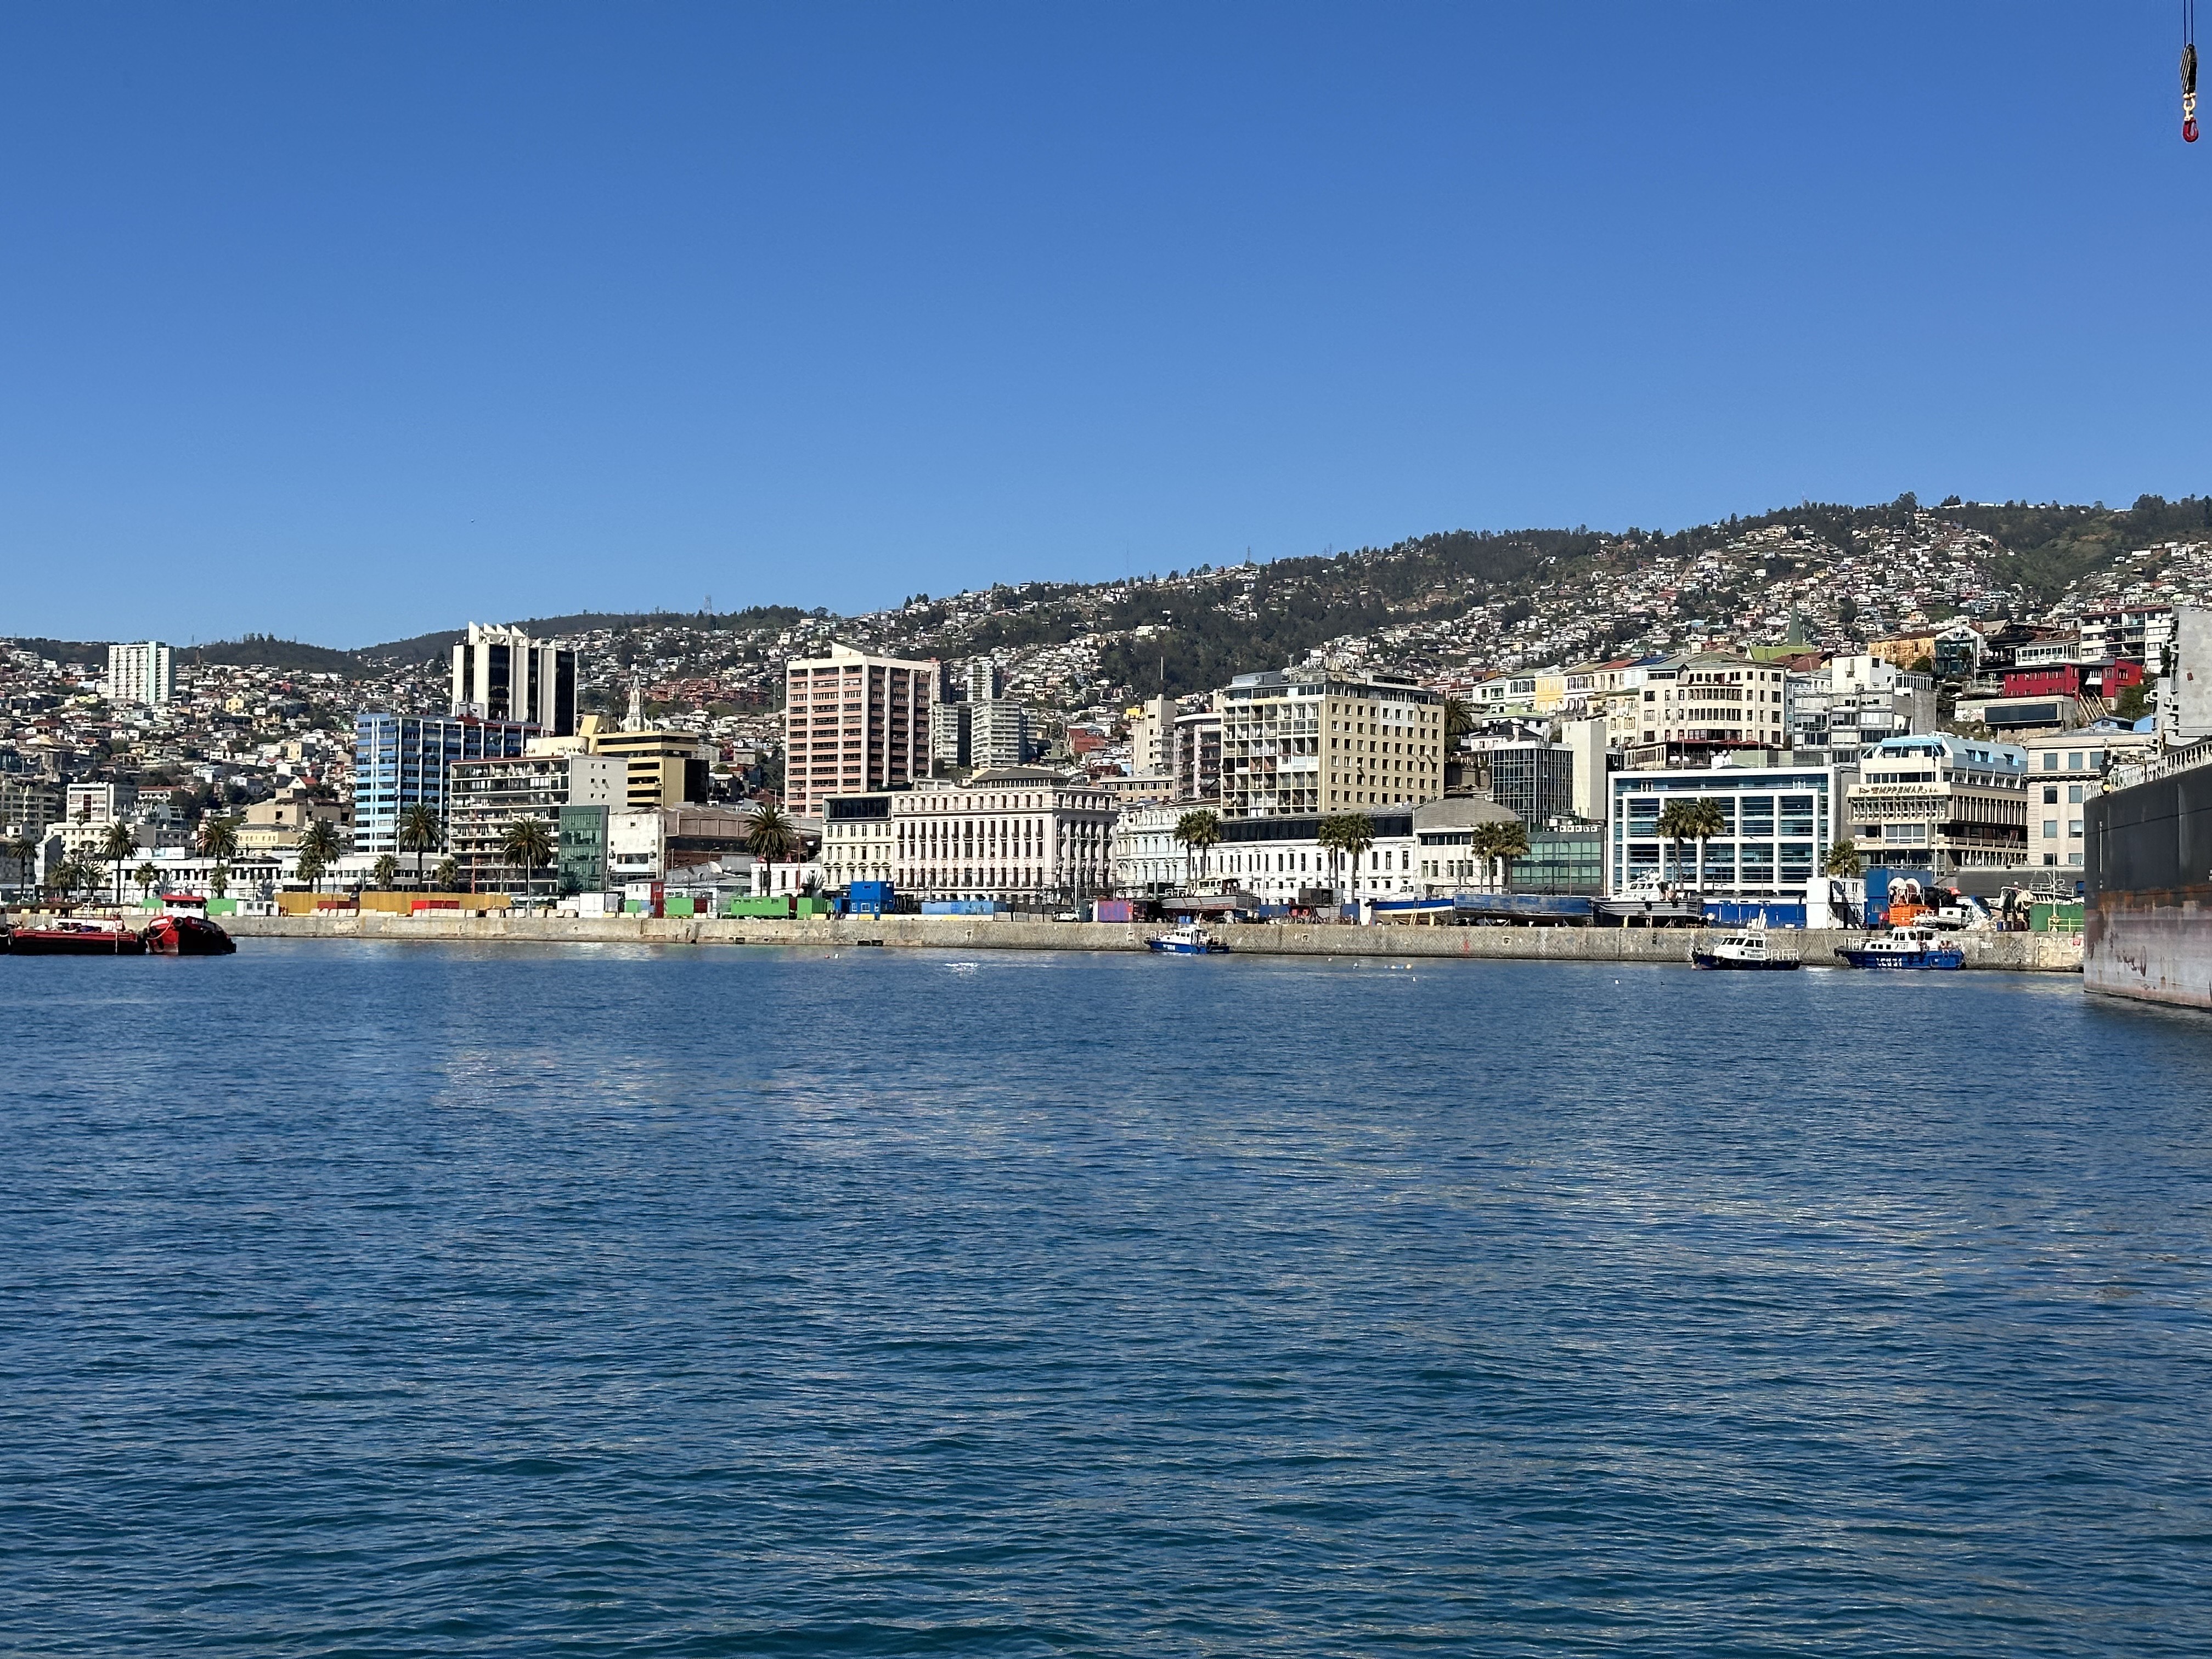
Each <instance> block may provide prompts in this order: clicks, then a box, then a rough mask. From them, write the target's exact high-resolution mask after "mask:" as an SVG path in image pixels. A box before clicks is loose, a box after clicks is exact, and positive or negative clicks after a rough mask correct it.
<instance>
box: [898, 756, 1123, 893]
mask: <svg viewBox="0 0 2212 1659" xmlns="http://www.w3.org/2000/svg"><path fill="white" fill-rule="evenodd" d="M890 803H891V838H892V847H893V856H892V866H891V867H892V872H893V873H892V876H891V880H892V881H893V883H894V884H896V886H897V887H898V889H899V890H901V891H902V892H908V893H913V894H915V895H916V896H920V897H922V898H926V899H927V898H938V899H994V900H1006V901H1009V902H1012V901H1015V900H1028V901H1030V902H1068V901H1072V900H1074V899H1079V898H1084V897H1087V896H1090V895H1091V894H1093V893H1096V892H1097V891H1099V890H1102V889H1103V888H1104V887H1105V886H1106V884H1107V883H1108V882H1109V881H1110V880H1111V879H1112V877H1113V835H1114V820H1115V810H1114V799H1113V797H1112V796H1111V795H1109V794H1108V793H1106V791H1104V790H1103V789H1097V788H1094V787H1091V785H1090V784H1088V783H1085V782H1082V781H1073V780H1070V779H1067V778H1064V777H1062V776H1061V775H1060V774H1058V773H1056V772H1054V771H1053V770H1051V769H1049V768H1047V767H1041V766H1010V767H1000V768H995V769H983V768H979V769H977V770H976V772H975V775H974V776H973V777H971V778H969V781H967V782H966V783H964V784H951V783H927V784H922V785H919V786H917V787H915V788H913V789H910V790H907V791H904V792H902V793H895V794H893V795H892V796H891V797H890Z"/></svg>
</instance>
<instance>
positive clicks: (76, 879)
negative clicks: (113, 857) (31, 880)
mask: <svg viewBox="0 0 2212 1659" xmlns="http://www.w3.org/2000/svg"><path fill="white" fill-rule="evenodd" d="M106 879H107V872H106V871H105V870H102V869H101V868H100V866H98V865H97V864H95V863H94V862H93V861H92V860H90V859H89V858H87V857H85V856H84V855H82V854H79V855H78V856H76V858H73V859H70V860H67V861H66V862H65V863H64V864H63V866H62V867H61V868H60V869H58V870H57V871H55V872H54V884H55V885H56V886H57V887H58V888H60V889H61V890H62V896H63V897H64V898H67V897H68V896H70V894H71V893H74V892H76V890H78V889H79V888H82V889H83V890H85V892H86V894H87V895H90V894H91V893H92V891H93V890H94V889H95V888H97V887H98V886H99V885H100V883H101V882H103V881H105V880H106Z"/></svg>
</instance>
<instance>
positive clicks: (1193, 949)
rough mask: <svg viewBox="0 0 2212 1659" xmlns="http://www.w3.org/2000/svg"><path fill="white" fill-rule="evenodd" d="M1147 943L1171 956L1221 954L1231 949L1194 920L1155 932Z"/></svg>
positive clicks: (1163, 953)
mask: <svg viewBox="0 0 2212 1659" xmlns="http://www.w3.org/2000/svg"><path fill="white" fill-rule="evenodd" d="M1145 943H1146V945H1150V946H1151V947H1152V949H1153V950H1155V951H1158V952H1159V953H1160V954H1161V955H1162V956H1169V957H1212V956H1219V955H1221V954H1222V953H1224V952H1225V951H1227V950H1228V949H1229V947H1228V946H1227V945H1224V944H1223V943H1222V942H1221V941H1220V940H1219V939H1216V938H1214V937H1213V935H1212V934H1211V933H1207V932H1206V929H1205V928H1203V927H1200V926H1199V925H1198V924H1197V923H1196V922H1194V921H1187V922H1185V923H1183V925H1182V927H1170V928H1169V929H1168V931H1167V932H1166V933H1155V934H1154V935H1153V936H1152V938H1150V939H1146V941H1145Z"/></svg>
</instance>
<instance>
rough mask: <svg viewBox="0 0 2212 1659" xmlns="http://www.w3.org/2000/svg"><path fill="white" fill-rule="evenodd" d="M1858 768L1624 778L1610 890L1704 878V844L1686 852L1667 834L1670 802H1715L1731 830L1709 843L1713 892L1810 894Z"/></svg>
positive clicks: (1617, 800) (1614, 794) (1615, 795)
mask: <svg viewBox="0 0 2212 1659" xmlns="http://www.w3.org/2000/svg"><path fill="white" fill-rule="evenodd" d="M1851 776H1852V772H1851V769H1850V768H1843V769H1838V768H1836V767H1832V766H1819V767H1803V766H1793V767H1774V768H1758V769H1754V768H1750V767H1734V766H1715V767H1709V768H1699V769H1695V770H1682V771H1671V772H1670V771H1649V772H1616V773H1614V774H1613V776H1612V777H1611V779H1609V780H1608V788H1607V814H1606V849H1607V852H1606V862H1607V868H1606V881H1607V892H1608V893H1611V894H1613V895H1619V894H1621V893H1624V892H1626V891H1627V890H1628V889H1629V888H1630V887H1631V886H1633V885H1635V884H1638V883H1645V882H1659V881H1667V882H1674V881H1680V882H1685V883H1687V882H1690V881H1692V880H1694V879H1696V878H1697V876H1698V860H1699V846H1698V843H1697V842H1683V843H1682V844H1681V846H1680V848H1676V847H1675V845H1674V843H1673V842H1669V841H1667V840H1666V839H1665V838H1664V837H1662V836H1661V835H1660V833H1659V815H1660V814H1661V812H1662V811H1664V810H1665V809H1666V806H1667V805H1668V802H1670V801H1677V800H1688V801H1711V802H1712V803H1713V805H1716V806H1717V807H1718V808H1719V809H1720V814H1721V823H1722V826H1723V827H1722V829H1721V831H1720V833H1719V834H1717V835H1716V836H1712V837H1711V839H1710V840H1708V841H1707V842H1705V846H1704V848H1703V852H1704V859H1705V875H1704V883H1705V891H1706V892H1708V893H1735V894H1741V895H1742V896H1746V897H1753V898H1776V897H1781V896H1784V895H1785V894H1789V893H1792V892H1796V893H1802V892H1803V890H1804V886H1805V883H1806V881H1807V879H1808V878H1810V877H1811V876H1813V875H1814V873H1815V872H1817V871H1818V870H1819V869H1820V861H1821V860H1822V858H1823V857H1824V856H1825V855H1826V853H1827V850H1828V848H1829V847H1830V846H1831V845H1832V844H1833V842H1835V840H1836V839H1837V837H1838V836H1839V835H1848V833H1849V831H1848V829H1847V828H1846V827H1844V826H1843V825H1841V824H1840V823H1839V822H1838V812H1839V811H1840V809H1841V808H1842V805H1843V791H1844V787H1845V785H1846V784H1847V783H1848V782H1849V781H1850V778H1851Z"/></svg>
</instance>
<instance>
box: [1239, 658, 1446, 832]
mask: <svg viewBox="0 0 2212 1659" xmlns="http://www.w3.org/2000/svg"><path fill="white" fill-rule="evenodd" d="M1443 701H1444V700H1443V693H1442V692H1440V691H1431V690H1428V689H1427V688H1426V687H1425V686H1421V685H1418V684H1415V683H1414V682H1413V680H1411V679H1408V678H1405V677H1403V676H1401V675H1394V674H1374V675H1370V676H1367V677H1366V678H1358V677H1355V676H1352V675H1349V674H1343V673H1339V672H1336V671H1333V670H1329V669H1326V668H1319V667H1307V668H1293V669H1290V670H1287V671H1284V672H1281V673H1263V674H1239V675H1238V676H1237V678H1235V679H1233V680H1231V682H1230V684H1229V686H1228V689H1227V690H1223V691H1220V692H1218V693H1216V694H1215V696H1214V704H1215V708H1216V709H1217V710H1218V713H1219V715H1220V718H1221V812H1222V816H1223V817H1234V818H1250V817H1296V816H1297V815H1300V814H1302V813H1309V812H1313V813H1322V812H1346V811H1368V812H1372V811H1376V809H1378V808H1379V809H1387V808H1391V807H1401V808H1403V807H1411V806H1412V805H1413V804H1414V803H1416V802H1417V801H1424V800H1429V799H1433V798H1434V797H1436V796H1438V795H1441V794H1443V789H1444V786H1443V762H1444V732H1443Z"/></svg>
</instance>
